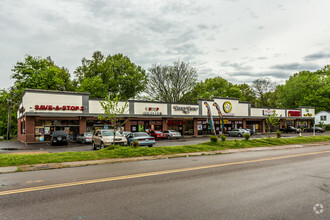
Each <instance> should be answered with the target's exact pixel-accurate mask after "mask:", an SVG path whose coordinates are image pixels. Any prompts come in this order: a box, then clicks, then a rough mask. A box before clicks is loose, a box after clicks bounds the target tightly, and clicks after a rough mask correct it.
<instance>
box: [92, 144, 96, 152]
mask: <svg viewBox="0 0 330 220" xmlns="http://www.w3.org/2000/svg"><path fill="white" fill-rule="evenodd" d="M92 146H93V150H97V147H96V145H95V143H94V142H93V143H92Z"/></svg>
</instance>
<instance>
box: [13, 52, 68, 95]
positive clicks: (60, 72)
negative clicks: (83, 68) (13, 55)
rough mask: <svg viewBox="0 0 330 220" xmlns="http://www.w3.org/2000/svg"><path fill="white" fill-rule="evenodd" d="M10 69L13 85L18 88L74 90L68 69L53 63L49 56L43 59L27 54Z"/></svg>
mask: <svg viewBox="0 0 330 220" xmlns="http://www.w3.org/2000/svg"><path fill="white" fill-rule="evenodd" d="M12 71H13V72H14V73H13V74H12V76H11V78H12V79H14V80H15V82H14V85H15V86H16V88H17V89H18V90H24V89H26V88H30V89H45V90H61V91H73V90H74V88H73V86H72V84H71V80H70V73H69V72H68V70H67V69H66V68H64V67H59V66H57V65H55V63H54V61H53V60H52V59H51V58H50V57H47V58H46V59H45V58H41V57H32V56H30V55H28V56H26V57H25V60H24V62H17V63H16V65H15V66H14V68H13V69H12Z"/></svg>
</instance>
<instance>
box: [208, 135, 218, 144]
mask: <svg viewBox="0 0 330 220" xmlns="http://www.w3.org/2000/svg"><path fill="white" fill-rule="evenodd" d="M210 140H211V142H213V143H218V141H219V138H218V136H216V135H210Z"/></svg>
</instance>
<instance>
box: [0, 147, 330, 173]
mask: <svg viewBox="0 0 330 220" xmlns="http://www.w3.org/2000/svg"><path fill="white" fill-rule="evenodd" d="M329 144H330V141H326V142H315V143H309V144H297V145H282V146H274V147H255V148H242V149H227V150H218V151H208V152H195V153H182V154H171V155H158V156H146V157H132V158H117V159H104V160H90V161H74V162H63V163H48V164H34V165H23V166H11V167H0V174H1V173H11V172H17V171H35V170H46V169H58V168H66V167H79V166H88V165H99V164H110V163H118V162H134V161H143V160H157V159H168V158H175V157H190V156H202V155H215V154H228V153H237V152H248V151H265V150H283V149H294V148H302V147H317V146H320V145H329Z"/></svg>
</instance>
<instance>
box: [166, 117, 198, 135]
mask: <svg viewBox="0 0 330 220" xmlns="http://www.w3.org/2000/svg"><path fill="white" fill-rule="evenodd" d="M167 129H168V130H175V131H178V132H180V133H181V135H194V121H193V120H167Z"/></svg>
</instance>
